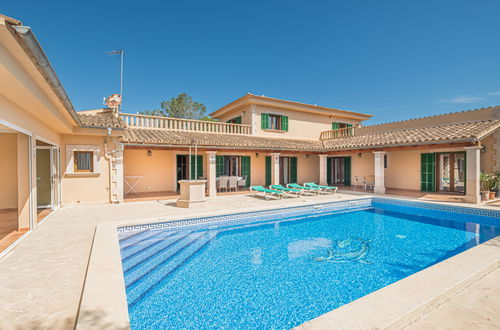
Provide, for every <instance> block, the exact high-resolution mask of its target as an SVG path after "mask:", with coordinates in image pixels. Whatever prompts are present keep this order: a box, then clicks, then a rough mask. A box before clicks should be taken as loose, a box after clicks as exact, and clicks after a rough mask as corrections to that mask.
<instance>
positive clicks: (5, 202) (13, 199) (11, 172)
mask: <svg viewBox="0 0 500 330" xmlns="http://www.w3.org/2000/svg"><path fill="white" fill-rule="evenodd" d="M0 173H2V175H1V176H0V209H15V208H17V134H15V133H13V134H11V133H0Z"/></svg>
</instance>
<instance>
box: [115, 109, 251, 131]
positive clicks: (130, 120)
mask: <svg viewBox="0 0 500 330" xmlns="http://www.w3.org/2000/svg"><path fill="white" fill-rule="evenodd" d="M120 116H121V118H122V119H123V121H125V123H126V124H127V126H128V127H136V128H148V129H168V130H174V131H194V132H209V133H222V134H251V132H252V127H251V126H250V125H242V124H230V123H222V122H218V121H208V120H194V119H182V118H173V117H162V116H149V115H139V114H130V113H121V114H120Z"/></svg>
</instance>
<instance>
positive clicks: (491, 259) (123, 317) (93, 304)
mask: <svg viewBox="0 0 500 330" xmlns="http://www.w3.org/2000/svg"><path fill="white" fill-rule="evenodd" d="M371 200H372V198H371V197H369V198H366V197H365V198H358V199H352V200H347V201H345V200H344V201H341V202H329V203H317V204H310V205H303V204H297V205H296V206H291V207H290V206H288V207H283V208H278V209H272V210H263V211H255V210H252V211H251V212H250V211H247V212H245V211H244V210H242V212H240V213H236V214H234V213H233V214H227V212H221V214H219V215H210V216H205V217H203V216H198V217H196V218H194V219H193V218H192V217H191V218H187V217H175V218H172V219H171V221H168V222H167V221H158V220H159V219H157V220H156V221H152V219H149V220H148V222H147V223H145V222H143V223H142V224H132V223H130V222H129V223H127V224H114V225H113V226H109V225H108V226H99V227H98V228H97V231H96V237H95V242H94V247H93V250H92V256H91V260H90V263H89V271H88V275H87V280H86V283H85V289H84V292H83V296H82V304H81V308H80V315H81V314H82V312H85V311H88V310H89V309H91V310H96V309H98V310H102V311H105V312H106V313H105V314H106V315H108V314H107V311H109V319H110V320H116V321H117V324H125V323H126V324H127V325H128V310H127V303H126V298H125V288H124V284H123V273H122V266H121V260H120V253H119V246H118V235H117V231H119V232H121V233H124V232H125V231H130V230H132V228H133V229H135V230H137V229H144V228H151V226H155V228H158V226H161V228H164V227H165V226H166V227H167V228H172V227H174V226H195V227H198V226H200V227H202V226H206V224H207V223H213V222H217V223H220V224H224V225H233V224H240V223H242V222H246V221H242V219H243V218H245V217H246V218H248V215H249V214H267V215H270V216H272V215H276V213H277V212H278V213H282V212H284V211H285V212H286V210H290V209H291V210H296V211H297V212H299V211H298V210H301V212H303V211H304V209H307V208H310V210H312V211H315V210H317V208H318V205H320V206H321V208H322V209H323V210H322V211H325V209H324V208H326V209H328V208H330V210H332V211H333V210H336V211H339V209H340V208H341V207H340V205H343V206H348V207H351V208H356V207H354V203H352V202H353V201H357V203H356V204H357V205H358V206H361V205H363V203H366V202H367V201H368V202H370V203H371ZM373 200H374V201H377V202H384V201H386V202H397V203H406V204H407V205H408V204H411V206H417V207H422V206H423V207H424V208H425V207H427V208H446V211H450V210H453V211H456V210H458V211H460V212H465V213H467V214H474V215H485V214H484V213H483V214H480V213H481V212H479V213H478V212H477V211H478V210H480V209H477V208H471V207H460V206H451V209H450V205H445V204H438V203H427V202H419V201H413V200H401V199H393V198H385V197H374V198H373ZM364 206H366V204H364V205H363V207H364ZM408 206H410V205H408ZM481 211H483V210H481ZM493 212H494V214H493V213H490V211H488V216H490V217H491V216H492V215H494V216H495V217H496V218H499V217H500V216H499V214H500V212H498V211H493ZM234 217H236V218H234ZM161 220H164V219H161ZM144 221H146V220H144ZM101 227H102V228H101ZM113 232H114V238H113V239H111V240H110V239H109V236H113ZM106 237H108V238H107V239H106ZM99 241H103V242H99ZM485 244H486V245H485ZM103 246H107V247H106V248H103ZM103 250H104V251H105V252H104V253H96V251H103ZM106 251H107V252H106ZM476 251H477V252H476ZM499 251H500V248H499V244H498V237H497V238H496V239H493V240H490V241H488V242H487V243H483V244H481V245H479V246H476V247H474V248H471V249H469V250H467V251H465V252H462V253H460V254H458V255H456V256H454V257H451V258H449V259H447V260H446V261H444V262H440V263H438V264H436V265H434V266H431V267H429V268H427V269H424V270H422V271H420V272H418V273H415V274H413V275H411V276H409V277H407V278H404V279H402V280H400V281H398V282H395V283H393V284H391V285H389V286H387V287H384V288H382V289H380V290H377V291H375V292H372V293H370V294H368V295H367V296H364V297H363V298H360V299H357V300H355V301H352V302H351V303H349V304H347V305H344V306H342V307H340V308H338V309H336V310H334V311H331V312H328V313H326V314H324V315H322V316H320V317H319V318H318V319H320V320H319V321H318V320H317V319H314V320H312V321H309V322H306V323H305V324H304V325H303V326H304V327H308V328H310V327H313V328H314V327H317V325H319V324H323V325H324V324H325V322H326V321H325V317H326V318H327V319H329V317H327V316H328V315H330V314H331V313H335V314H337V313H343V312H342V311H339V310H345V309H346V308H349V309H350V308H352V306H353V305H359V304H362V300H363V301H364V300H365V298H367V297H370V296H372V295H374V294H376V295H377V296H378V295H382V296H385V293H384V292H387V293H388V295H389V296H391V298H395V297H394V293H393V292H390V291H391V289H390V287H391V286H393V285H396V284H398V283H402V282H404V283H403V284H405V283H407V282H412V281H414V277H422V276H423V277H424V278H426V277H429V279H428V280H430V281H432V278H433V277H435V274H434V273H435V272H436V270H435V268H439V271H438V272H439V273H440V274H442V273H443V272H446V273H447V272H449V271H452V272H454V273H457V269H459V270H460V271H458V273H461V274H464V276H465V278H458V277H457V282H456V283H455V282H454V281H451V282H453V283H450V282H449V281H448V282H446V283H440V284H436V285H435V286H432V287H431V288H427V289H430V291H432V292H434V293H431V296H432V295H433V296H442V295H443V292H446V291H449V289H450V287H456V286H457V285H458V284H460V283H462V284H463V283H465V282H464V281H465V280H467V279H468V278H470V277H471V276H472V275H474V274H475V273H477V272H476V270H478V269H479V270H482V271H483V272H484V269H490V270H492V267H497V266H498V259H499V255H500V253H499ZM475 254H477V255H478V256H480V257H476V258H475V259H474V260H475V261H474V262H469V260H470V257H469V255H475ZM94 259H98V260H97V261H96V260H94ZM111 259H114V260H111ZM117 259H118V260H117ZM99 260H100V261H99ZM97 265H106V267H105V268H106V269H107V270H109V273H106V272H103V271H102V270H99V269H94V268H97V267H96V266H97ZM457 265H460V266H459V267H457ZM471 267H472V268H471ZM111 269H113V270H111ZM467 269H469V270H470V271H467ZM462 270H463V271H462ZM113 273H114V274H113ZM417 275H418V276H417ZM92 277H97V278H99V281H93V280H92ZM441 277H442V276H441ZM117 281H118V282H120V283H117ZM398 285H399V284H398ZM413 286H414V285H413V284H409V287H412V288H413ZM93 287H94V288H93ZM96 288H99V289H96ZM111 288H113V289H111ZM386 289H387V290H386ZM117 290H118V291H120V292H116V291H117ZM389 292H390V293H389ZM404 292H405V291H402V293H404ZM100 296H101V297H102V296H109V297H115V298H116V299H114V300H110V299H105V300H106V301H107V303H104V302H103V301H102V300H100V299H99V298H97V297H100ZM418 297H420V295H417V297H416V298H418ZM422 298H423V299H422V301H420V302H419V303H417V302H415V303H412V304H411V307H412V308H413V307H414V306H415V304H416V305H419V306H420V305H422V306H423V305H425V304H426V303H428V302H429V296H427V297H423V296H422ZM399 299H400V300H403V301H405V300H406V299H407V297H405V295H404V294H402V295H400V297H399ZM377 301H380V303H378V302H377ZM384 301H385V302H387V299H377V300H375V301H374V303H375V305H377V304H378V305H380V304H382V305H383V304H384ZM117 302H118V303H117ZM110 305H111V306H113V307H112V308H111V307H110ZM363 305H364V309H366V305H365V304H363ZM375 305H374V306H371V307H373V308H376V306H375ZM392 305H393V306H390V305H387V304H386V305H385V307H384V308H381V312H382V313H384V312H385V314H387V315H386V316H387V318H388V319H397V317H396V316H395V314H397V313H398V311H397V310H398V308H397V307H398V306H394V303H393V304H392ZM403 305H404V304H403ZM347 306H348V307H347ZM413 309H414V308H413ZM413 309H410V310H406V311H404V313H406V314H408V313H409V312H411V311H412V310H413ZM120 310H121V312H119V311H120ZM337 311H339V312H337ZM365 314H366V313H365ZM370 314H371V313H370ZM353 315H354V314H353ZM361 316H363V314H360V315H357V316H356V318H360V317H361ZM400 316H401V315H400ZM364 317H365V318H369V315H364ZM335 318H336V319H342V318H339V317H338V316H336V317H335ZM359 321H360V322H361V323H359V324H362V319H360V320H359ZM318 322H319V323H318ZM366 322H368V323H370V324H377V323H376V322H375V323H374V322H369V320H366ZM113 323H114V322H113ZM359 324H358V325H359ZM378 324H381V323H378ZM84 325H85V320H84V319H82V320H80V318H79V322H78V327H80V326H83V327H84ZM337 325H338V326H339V327H340V323H339V324H336V326H337ZM344 326H345V324H344ZM299 327H300V326H299Z"/></svg>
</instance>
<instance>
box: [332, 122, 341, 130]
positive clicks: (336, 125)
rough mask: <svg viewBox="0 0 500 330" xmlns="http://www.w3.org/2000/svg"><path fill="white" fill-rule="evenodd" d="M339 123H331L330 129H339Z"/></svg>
mask: <svg viewBox="0 0 500 330" xmlns="http://www.w3.org/2000/svg"><path fill="white" fill-rule="evenodd" d="M339 127H340V126H339V123H332V130H333V129H339Z"/></svg>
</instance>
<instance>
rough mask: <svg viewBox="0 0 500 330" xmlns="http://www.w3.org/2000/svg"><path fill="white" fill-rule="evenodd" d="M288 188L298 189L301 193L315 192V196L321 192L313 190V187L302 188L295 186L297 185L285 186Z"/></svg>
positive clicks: (298, 185) (316, 189)
mask: <svg viewBox="0 0 500 330" xmlns="http://www.w3.org/2000/svg"><path fill="white" fill-rule="evenodd" d="M286 186H287V187H288V188H295V189H300V190H302V191H303V192H316V194H318V195H319V193H320V192H321V189H320V188H313V187H304V186H301V185H300V184H297V183H289V184H287V185H286Z"/></svg>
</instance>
